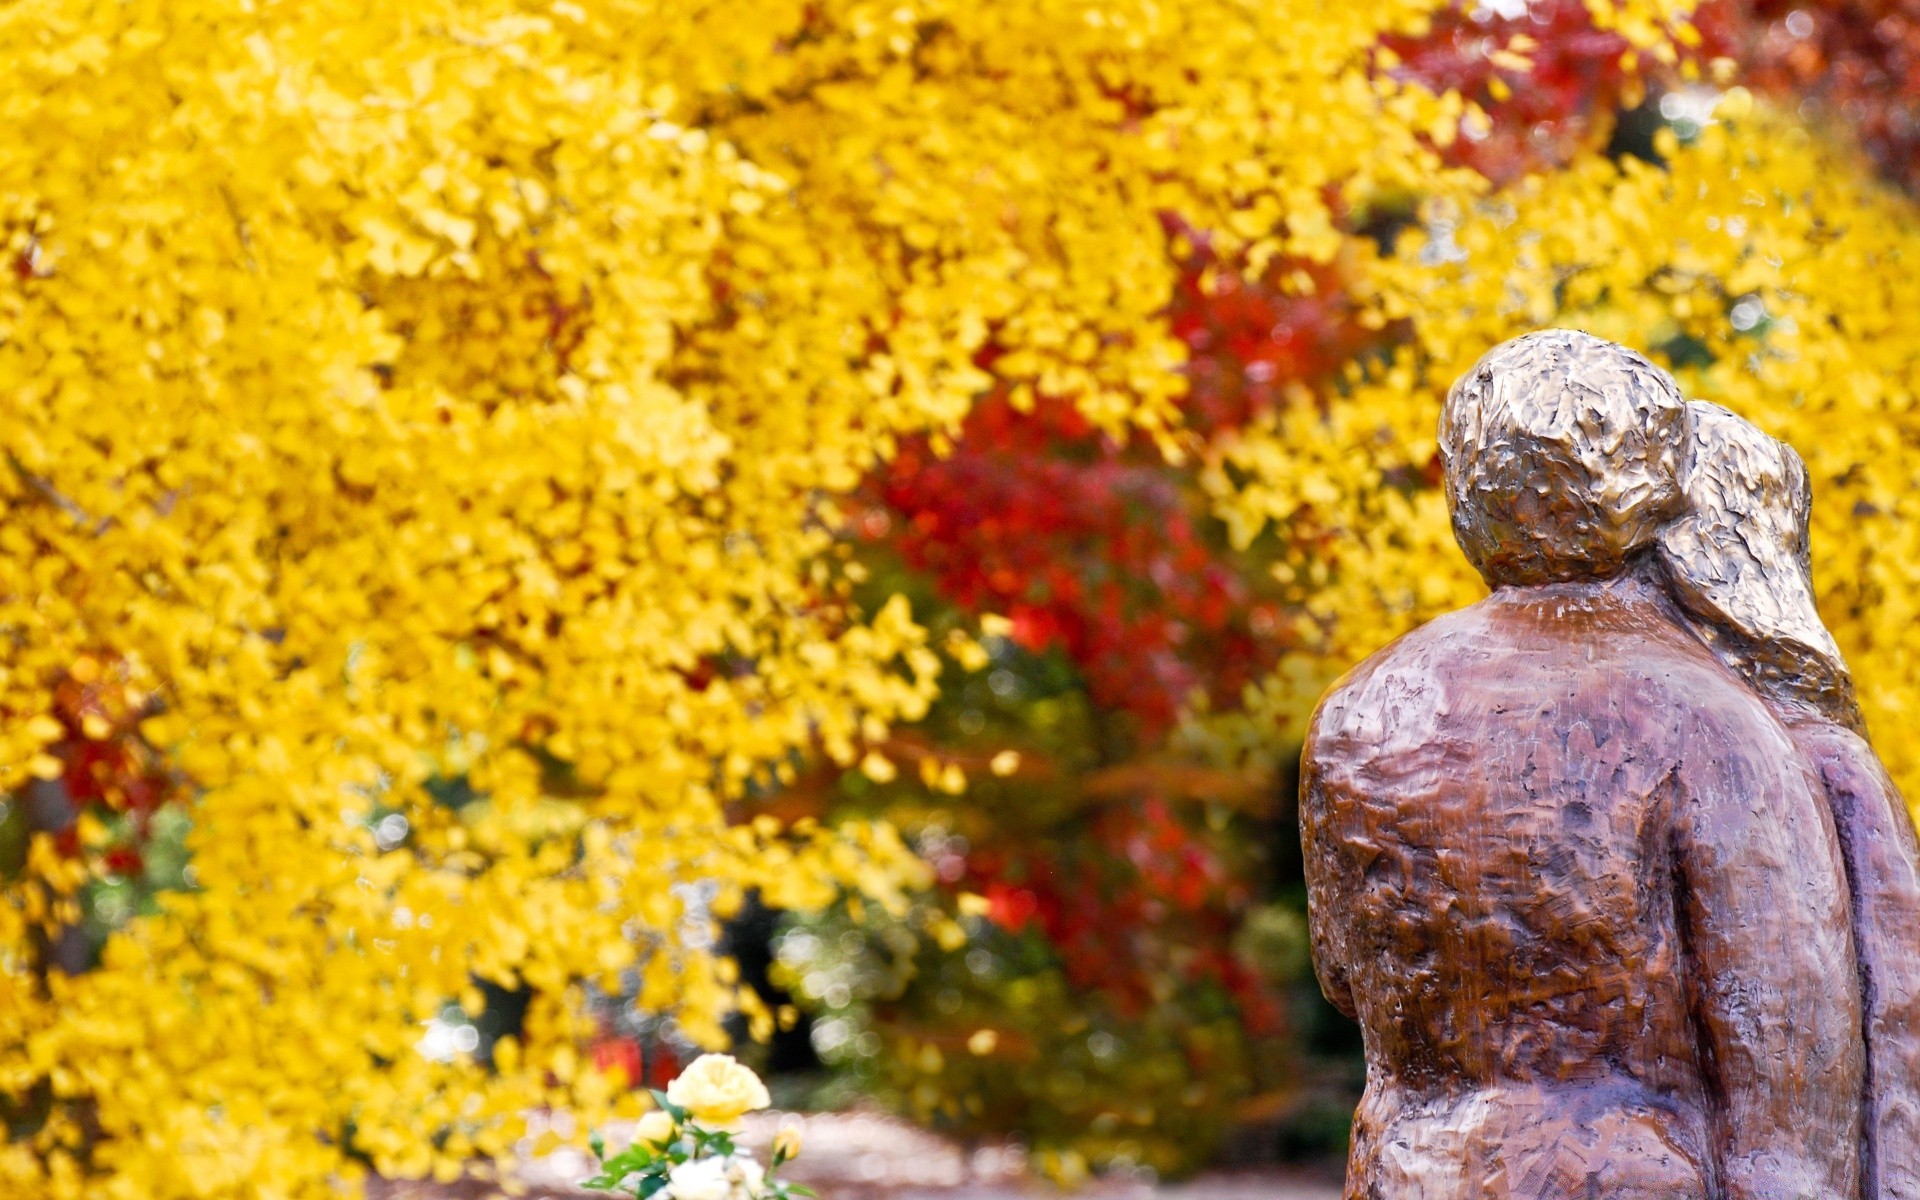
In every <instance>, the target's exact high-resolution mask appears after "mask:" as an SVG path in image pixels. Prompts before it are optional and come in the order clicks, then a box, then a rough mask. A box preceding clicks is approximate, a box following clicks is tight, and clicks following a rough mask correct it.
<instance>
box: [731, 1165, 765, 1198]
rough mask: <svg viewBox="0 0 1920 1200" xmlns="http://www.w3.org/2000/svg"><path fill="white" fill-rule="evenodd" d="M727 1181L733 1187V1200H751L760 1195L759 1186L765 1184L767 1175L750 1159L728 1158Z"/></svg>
mask: <svg viewBox="0 0 1920 1200" xmlns="http://www.w3.org/2000/svg"><path fill="white" fill-rule="evenodd" d="M725 1161H726V1163H727V1180H728V1181H729V1182H730V1183H732V1184H733V1185H734V1188H735V1190H734V1193H733V1195H734V1200H753V1198H754V1197H755V1196H758V1195H759V1194H760V1185H761V1184H762V1183H765V1182H766V1179H767V1173H766V1172H765V1171H764V1170H762V1169H761V1167H760V1164H759V1163H758V1162H756V1161H754V1160H753V1159H752V1158H729V1159H726V1160H725Z"/></svg>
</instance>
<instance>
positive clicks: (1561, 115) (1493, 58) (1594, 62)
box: [1387, 0, 1639, 184]
mask: <svg viewBox="0 0 1920 1200" xmlns="http://www.w3.org/2000/svg"><path fill="white" fill-rule="evenodd" d="M1502 13H1508V14H1511V15H1506V16H1503V15H1501V14H1502ZM1387 46H1388V48H1389V49H1391V50H1392V51H1393V52H1394V53H1395V54H1397V55H1398V56H1399V57H1400V59H1401V63H1402V66H1401V67H1400V68H1399V70H1400V71H1401V72H1403V73H1404V74H1405V75H1406V76H1407V77H1408V78H1411V79H1415V80H1418V81H1420V82H1421V83H1424V84H1426V85H1427V86H1428V87H1429V88H1432V89H1434V90H1443V89H1449V88H1451V89H1453V90H1456V91H1458V92H1459V93H1460V94H1461V95H1462V96H1464V97H1466V98H1467V99H1469V100H1472V101H1474V102H1475V103H1476V104H1478V105H1480V107H1481V108H1482V109H1483V110H1484V111H1485V112H1486V114H1487V117H1488V118H1489V119H1488V122H1487V124H1486V125H1484V126H1480V127H1475V126H1474V125H1472V124H1469V125H1468V126H1467V127H1466V129H1465V130H1464V131H1463V136H1462V137H1460V138H1459V139H1457V140H1456V141H1455V142H1454V143H1453V144H1452V145H1451V146H1449V147H1448V148H1447V151H1446V154H1447V157H1448V158H1449V159H1450V160H1452V161H1453V162H1455V163H1457V164H1459V165H1461V166H1467V167H1472V168H1473V169H1474V170H1476V171H1478V172H1480V173H1481V174H1482V175H1485V176H1486V177H1487V178H1488V179H1491V180H1492V181H1493V182H1495V183H1496V184H1503V183H1509V182H1511V181H1512V180H1514V179H1517V178H1519V177H1520V176H1521V175H1524V174H1526V173H1528V172H1531V171H1539V170H1546V169H1550V168H1552V167H1557V166H1560V165H1562V164H1564V163H1565V162H1567V161H1568V160H1569V159H1571V158H1572V157H1573V155H1574V154H1575V153H1577V152H1578V151H1579V150H1581V149H1582V148H1584V147H1587V146H1590V145H1591V144H1592V143H1593V142H1594V140H1596V139H1597V138H1601V137H1605V136H1606V135H1607V133H1608V132H1609V131H1610V128H1611V122H1612V119H1613V113H1614V110H1615V108H1616V107H1617V106H1618V105H1619V103H1620V102H1621V100H1622V98H1623V97H1625V98H1627V99H1632V98H1633V93H1634V92H1636V91H1637V90H1638V86H1639V85H1638V83H1637V79H1638V76H1637V74H1636V73H1635V72H1634V71H1632V70H1629V64H1630V63H1635V62H1636V60H1635V59H1634V57H1633V56H1632V51H1633V47H1632V46H1631V45H1630V44H1629V43H1628V42H1627V40H1626V39H1625V38H1623V37H1621V36H1620V35H1619V34H1617V33H1613V32H1611V31H1608V30H1604V29H1596V28H1595V27H1594V25H1593V19H1592V17H1591V16H1590V15H1589V14H1588V12H1587V6H1586V4H1585V3H1583V0H1533V2H1532V3H1530V4H1528V3H1519V2H1517V0H1513V2H1509V3H1497V4H1489V3H1472V2H1468V3H1464V4H1456V5H1455V6H1454V7H1452V8H1450V9H1447V10H1446V11H1444V12H1442V13H1440V14H1439V15H1438V16H1437V17H1436V18H1435V19H1434V22H1433V28H1432V30H1431V31H1430V32H1429V33H1427V34H1426V35H1424V36H1422V37H1419V38H1411V37H1395V38H1389V39H1387Z"/></svg>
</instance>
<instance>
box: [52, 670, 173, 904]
mask: <svg viewBox="0 0 1920 1200" xmlns="http://www.w3.org/2000/svg"><path fill="white" fill-rule="evenodd" d="M146 706H147V699H146V698H145V697H143V696H141V695H139V694H137V693H135V692H133V691H132V690H131V689H129V688H128V687H127V685H126V683H125V682H124V680H122V679H121V678H120V677H119V673H118V672H117V671H115V670H113V669H111V668H110V667H103V666H102V665H101V664H100V663H99V662H97V661H95V660H94V659H91V658H82V659H80V660H78V661H77V662H75V663H74V664H73V666H72V667H71V668H70V669H69V671H68V673H67V675H66V677H65V678H63V679H62V680H61V681H60V683H59V684H58V685H57V686H56V687H55V688H54V694H53V709H52V715H53V717H54V719H55V720H57V721H59V722H60V725H61V728H62V730H63V734H62V736H61V737H60V739H59V740H58V741H56V742H55V743H54V744H53V745H52V746H50V747H48V751H49V753H50V754H52V756H53V757H54V758H56V759H58V760H59V761H60V764H61V773H60V777H59V780H60V784H61V786H62V788H63V789H64V791H65V800H66V803H67V806H68V807H69V809H70V810H71V811H72V812H73V813H75V814H78V813H79V812H82V811H84V810H85V809H87V808H92V807H97V808H102V809H105V810H108V811H110V812H116V813H126V814H128V815H130V816H131V817H132V818H133V822H132V828H131V834H132V836H131V838H130V839H129V840H128V841H126V842H124V843H122V844H118V845H115V846H112V847H110V848H108V849H107V851H106V853H105V854H104V856H103V859H102V862H101V865H102V866H103V867H104V868H105V869H106V870H107V871H108V872H109V873H111V874H115V875H135V874H138V873H139V872H140V870H141V868H142V862H141V855H140V849H139V847H140V843H141V842H142V841H143V840H144V839H145V835H146V827H147V821H148V819H149V818H150V817H152V815H153V813H154V811H155V810H156V809H158V808H159V807H160V806H161V805H162V804H164V803H166V802H167V801H168V800H169V799H171V798H172V797H173V795H174V793H175V789H176V788H177V787H178V786H179V780H178V778H177V776H176V775H175V774H174V773H173V772H172V771H170V770H169V769H168V767H167V765H166V763H165V762H164V761H163V759H162V758H161V756H160V755H159V754H157V753H155V751H154V750H153V748H152V747H151V746H149V745H147V743H146V741H145V740H144V739H143V738H142V737H141V736H140V732H139V727H138V723H139V721H140V720H141V719H142V718H143V717H145V716H147V715H149V714H148V710H147V707H146ZM55 844H56V846H57V847H58V848H59V849H60V850H61V851H62V852H63V853H66V854H78V853H80V845H79V841H78V831H77V828H76V826H74V825H73V824H72V823H71V822H69V823H68V824H67V825H66V827H65V828H64V829H62V830H61V831H59V832H58V833H57V834H56V835H55Z"/></svg>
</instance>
